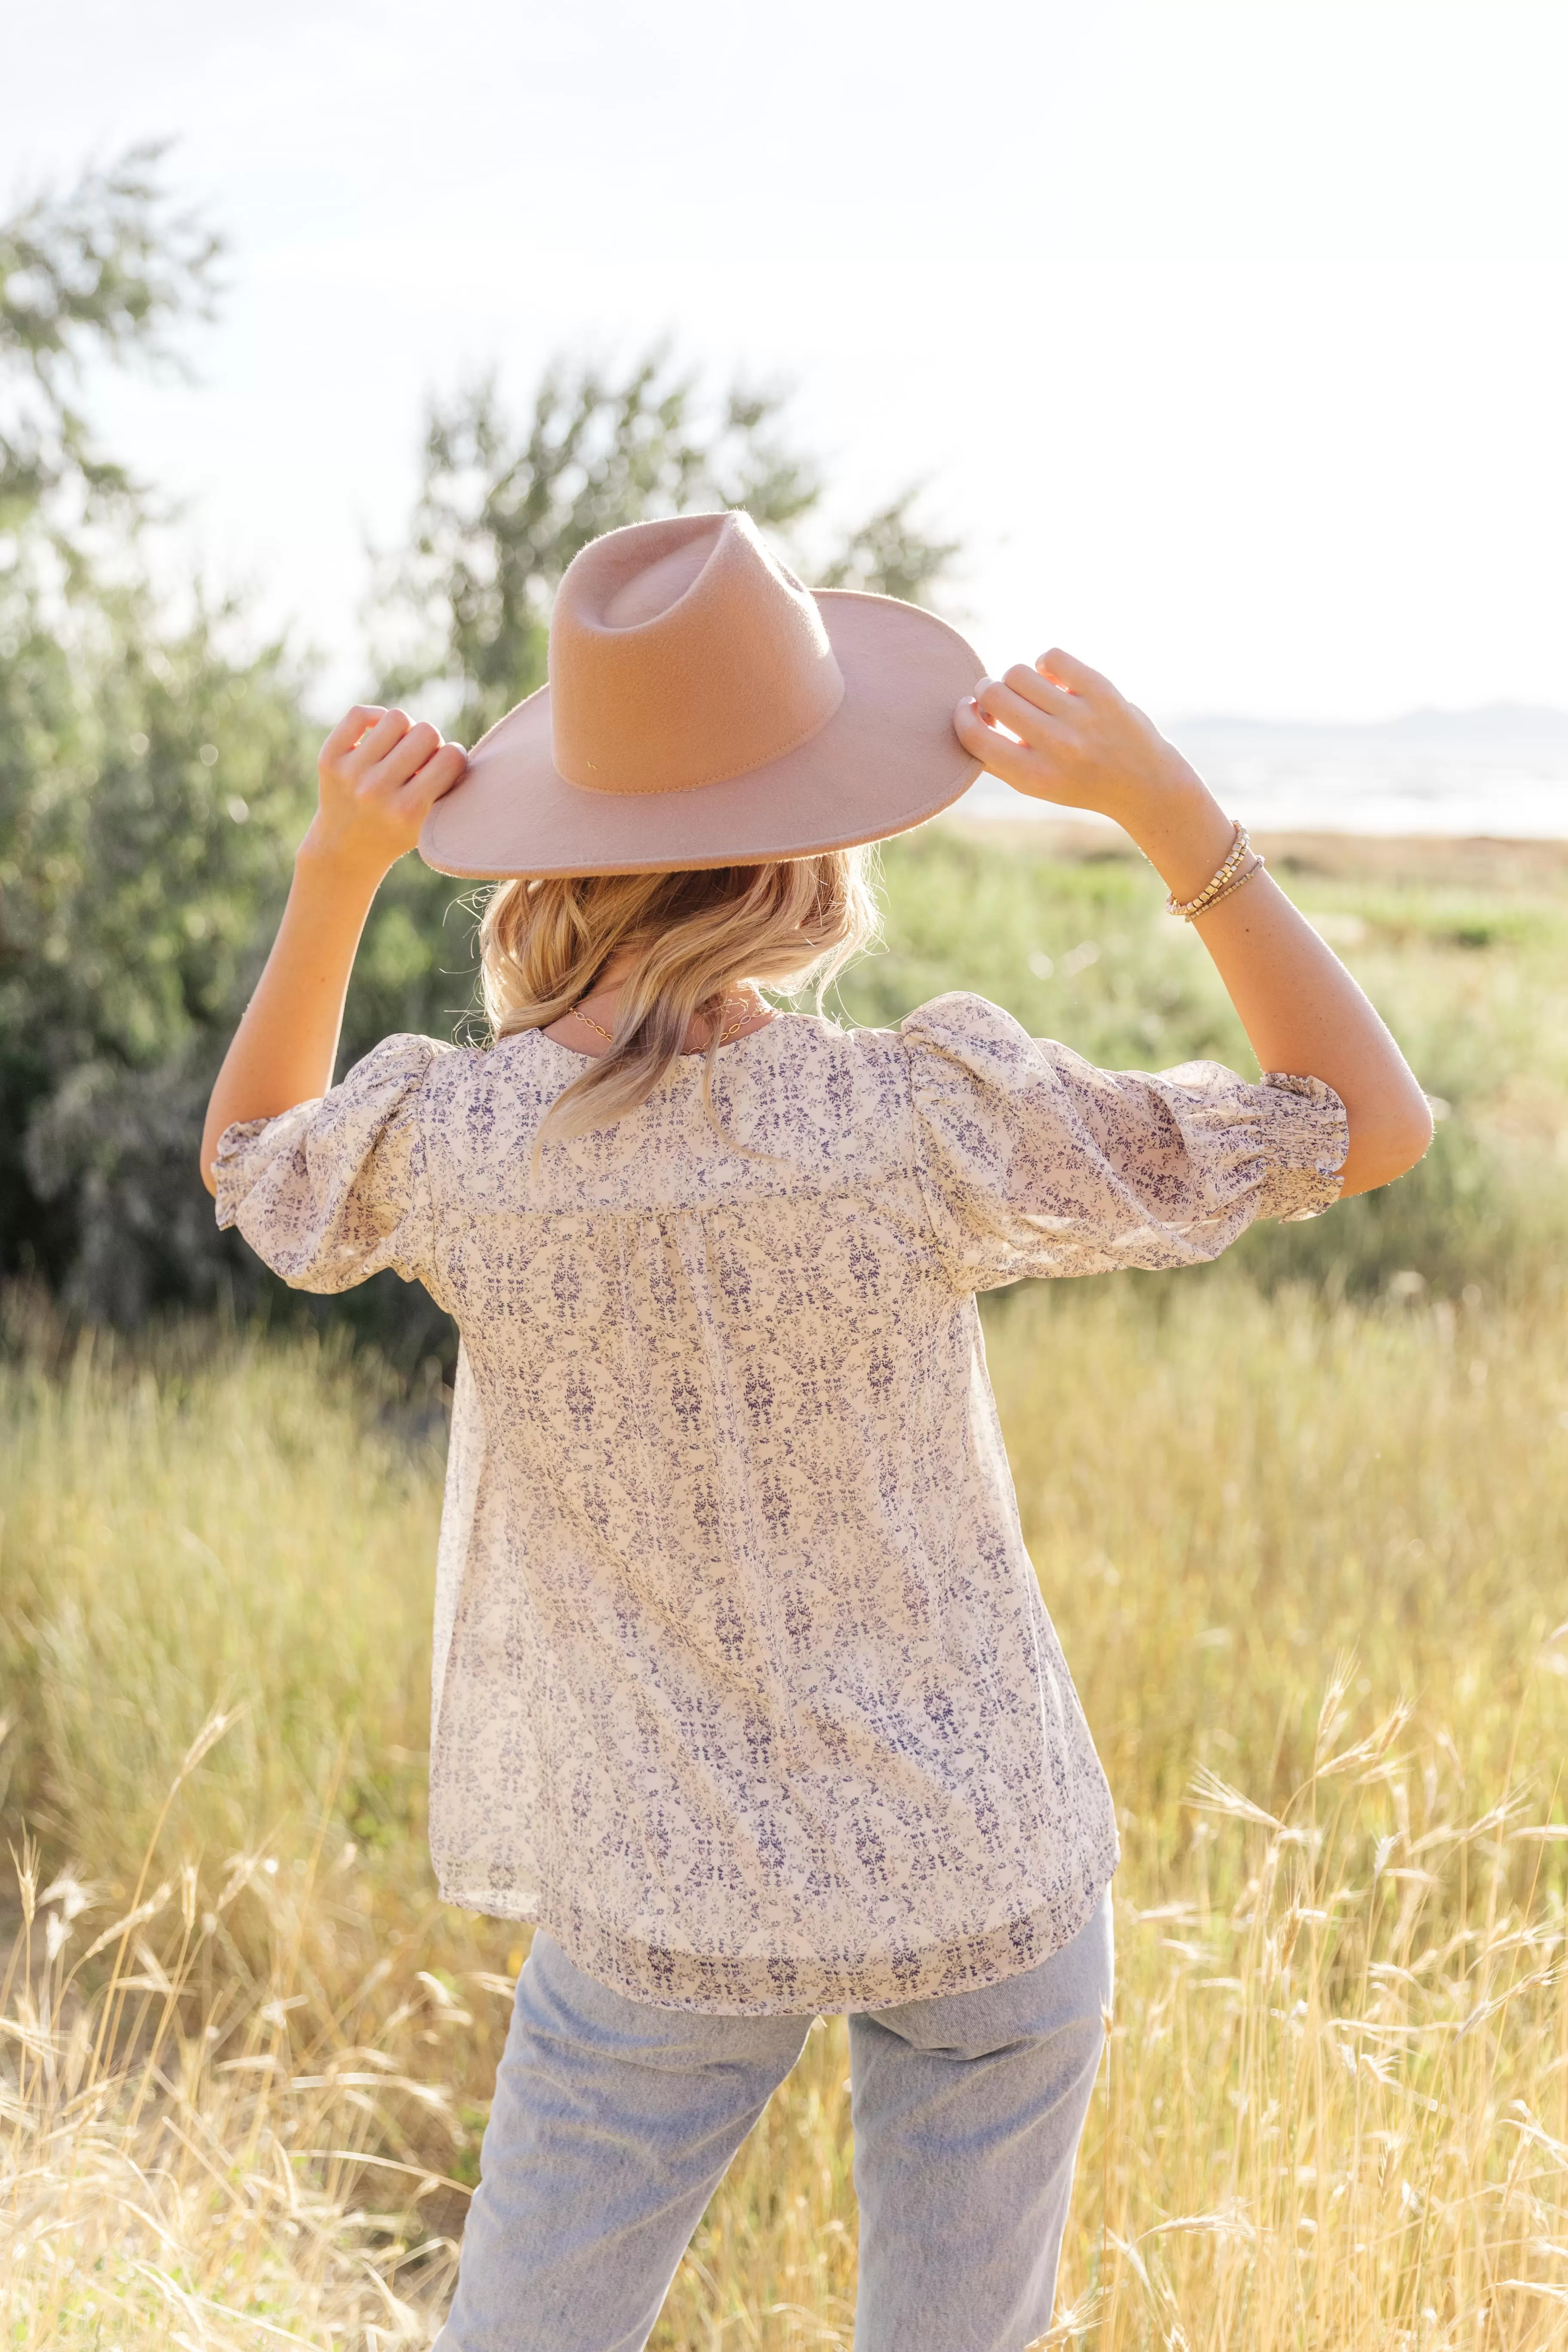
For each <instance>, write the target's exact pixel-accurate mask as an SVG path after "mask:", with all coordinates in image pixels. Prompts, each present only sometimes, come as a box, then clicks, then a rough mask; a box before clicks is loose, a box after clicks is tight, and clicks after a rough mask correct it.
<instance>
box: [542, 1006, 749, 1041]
mask: <svg viewBox="0 0 1568 2352" xmlns="http://www.w3.org/2000/svg"><path fill="white" fill-rule="evenodd" d="M572 1010H573V1013H574V1014H575V1016H576V1018H577V1019H578V1020H579V1021H581V1022H583V1023H584V1024H586V1026H587V1027H588V1028H590V1029H592V1030H593V1032H594V1034H595V1036H596V1037H602V1038H603V1039H604V1041H605V1045H614V1044H615V1042H616V1040H615V1037H614V1034H612V1032H611V1031H610V1030H608V1029H606V1028H605V1026H604V1024H603V1023H602V1022H598V1021H595V1018H594V1016H593V1014H592V1013H584V1010H583V1008H582V1006H581V1005H580V1004H574V1006H573V1007H572ZM767 1011H768V1008H767V1006H766V1005H764V1004H757V1005H753V1006H752V1008H751V1010H750V1011H749V1012H745V1013H742V1015H741V1017H740V1019H739V1020H738V1021H732V1022H731V1024H730V1026H729V1028H728V1029H725V1030H723V1031H722V1032H721V1034H720V1038H719V1043H720V1045H728V1044H729V1042H730V1040H731V1037H738V1036H739V1035H740V1034H741V1032H742V1029H744V1028H747V1027H748V1026H749V1025H750V1024H751V1023H752V1022H753V1021H755V1020H756V1018H757V1016H758V1014H759V1013H766V1012H767ZM770 1017H771V1016H770Z"/></svg>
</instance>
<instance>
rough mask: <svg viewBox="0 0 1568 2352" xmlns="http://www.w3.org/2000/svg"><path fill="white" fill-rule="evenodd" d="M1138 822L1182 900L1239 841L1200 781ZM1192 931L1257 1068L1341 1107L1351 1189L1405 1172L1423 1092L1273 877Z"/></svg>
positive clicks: (1146, 845) (1421, 1128) (1262, 878)
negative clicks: (1325, 1089) (1321, 1086)
mask: <svg viewBox="0 0 1568 2352" xmlns="http://www.w3.org/2000/svg"><path fill="white" fill-rule="evenodd" d="M1134 826H1135V828H1136V830H1135V837H1139V836H1140V835H1141V836H1142V837H1141V838H1139V845H1140V847H1141V848H1142V849H1143V850H1144V852H1145V854H1146V855H1147V856H1149V857H1150V858H1151V860H1152V863H1153V864H1154V866H1156V867H1157V868H1158V870H1159V872H1160V873H1161V874H1162V875H1163V877H1164V880H1165V883H1166V885H1167V887H1168V888H1169V889H1170V890H1171V891H1172V892H1173V895H1174V896H1175V898H1177V899H1178V900H1181V899H1185V898H1192V897H1194V896H1195V895H1196V894H1197V892H1198V891H1199V890H1201V889H1202V888H1203V887H1204V885H1205V883H1206V882H1207V880H1208V879H1209V877H1210V876H1211V875H1212V874H1214V873H1215V871H1216V870H1217V868H1218V867H1219V866H1220V865H1221V863H1222V862H1223V860H1224V858H1225V856H1226V854H1227V852H1228V849H1229V846H1230V843H1231V840H1232V827H1231V823H1230V820H1229V818H1228V817H1226V815H1225V814H1224V813H1223V811H1222V810H1221V809H1220V808H1219V806H1218V804H1217V803H1216V802H1215V800H1214V798H1213V796H1212V795H1211V794H1210V793H1208V792H1206V791H1205V789H1204V787H1203V786H1202V785H1201V784H1200V783H1199V782H1198V781H1197V779H1196V778H1195V777H1194V778H1193V779H1192V782H1191V784H1190V786H1187V785H1184V786H1183V787H1182V788H1180V789H1178V790H1176V791H1174V792H1173V793H1170V794H1169V795H1167V796H1165V797H1164V798H1163V800H1162V802H1161V803H1159V823H1158V824H1157V825H1155V824H1151V823H1150V822H1149V821H1147V820H1145V821H1143V822H1142V823H1141V824H1140V823H1139V822H1138V820H1137V819H1134ZM1193 928H1194V930H1196V932H1197V933H1198V935H1199V937H1200V938H1201V940H1203V943H1204V945H1205V948H1206V949H1207V950H1208V952H1209V954H1210V955H1211V956H1212V957H1213V959H1214V961H1215V967H1216V969H1217V970H1218V972H1219V975H1220V978H1221V979H1222V980H1223V981H1224V982H1225V985H1226V991H1227V992H1228V994H1229V996H1230V1000H1231V1003H1233V1004H1234V1005H1235V1007H1236V1009H1237V1013H1238V1014H1239V1015H1240V1018H1241V1023H1242V1026H1243V1027H1244V1028H1245V1030H1246V1031H1247V1039H1248V1042H1249V1043H1250V1045H1251V1046H1252V1050H1253V1052H1254V1053H1255V1054H1256V1055H1257V1056H1258V1063H1259V1065H1260V1066H1261V1067H1262V1068H1264V1069H1266V1070H1284V1071H1289V1073H1290V1074H1291V1075H1292V1076H1297V1077H1314V1078H1321V1079H1322V1080H1323V1081H1324V1082H1325V1084H1327V1085H1329V1086H1331V1087H1332V1088H1333V1089H1334V1092H1335V1093H1336V1094H1337V1095H1338V1096H1339V1097H1340V1099H1341V1101H1342V1103H1343V1104H1344V1107H1345V1114H1346V1118H1347V1120H1348V1123H1349V1128H1350V1151H1349V1155H1348V1157H1347V1159H1346V1161H1345V1167H1344V1179H1343V1184H1342V1191H1343V1192H1345V1193H1347V1194H1348V1193H1352V1192H1369V1191H1371V1190H1372V1188H1373V1186H1375V1185H1378V1184H1384V1183H1387V1182H1388V1181H1390V1179H1391V1178H1393V1177H1394V1176H1397V1175H1400V1174H1401V1173H1403V1171H1404V1170H1405V1169H1406V1168H1407V1167H1408V1166H1409V1165H1410V1163H1411V1161H1412V1160H1414V1159H1415V1158H1418V1157H1419V1155H1420V1153H1421V1151H1422V1150H1425V1148H1426V1142H1427V1141H1428V1140H1429V1139H1430V1136H1431V1131H1432V1129H1431V1116H1430V1113H1429V1112H1428V1110H1427V1108H1426V1097H1425V1096H1424V1095H1423V1094H1422V1092H1421V1089H1420V1087H1418V1086H1417V1085H1416V1082H1415V1077H1414V1076H1412V1074H1411V1071H1410V1069H1409V1066H1408V1065H1407V1064H1406V1062H1405V1057H1404V1055H1403V1054H1401V1052H1400V1050H1399V1047H1398V1046H1397V1045H1395V1043H1394V1039H1393V1037H1392V1036H1391V1035H1390V1034H1389V1033H1388V1031H1387V1029H1386V1028H1385V1027H1384V1024H1383V1022H1382V1021H1381V1020H1380V1019H1379V1018H1378V1015H1377V1013H1376V1012H1375V1011H1374V1009H1373V1006H1372V1005H1371V1004H1370V1003H1368V1001H1367V999H1366V997H1365V996H1363V993H1362V992H1361V990H1360V989H1359V988H1358V987H1357V986H1356V983H1355V982H1354V981H1353V980H1352V978H1351V975H1350V973H1349V972H1348V971H1346V970H1345V968H1344V966H1343V965H1342V963H1341V962H1340V961H1339V959H1338V957H1337V956H1335V955H1333V954H1331V951H1330V950H1329V949H1328V948H1326V947H1325V946H1324V944H1323V942H1322V940H1321V939H1320V938H1319V937H1318V935H1317V933H1316V931H1314V930H1313V929H1312V927H1311V925H1310V923H1309V922H1308V921H1307V920H1306V919H1305V918H1304V917H1303V916H1302V915H1300V913H1299V912H1298V911H1297V909H1296V908H1294V907H1293V906H1292V905H1291V903H1290V901H1289V898H1287V897H1286V896H1285V893H1284V892H1283V891H1282V890H1280V889H1279V888H1278V887H1276V885H1275V883H1274V882H1273V880H1272V879H1271V877H1269V875H1268V873H1267V872H1262V873H1255V874H1254V875H1253V877H1252V878H1251V880H1250V881H1248V882H1247V883H1246V884H1245V885H1244V886H1243V887H1241V888H1240V889H1237V890H1234V891H1232V892H1231V893H1230V894H1229V895H1228V896H1227V897H1226V898H1223V899H1222V900H1221V901H1220V902H1219V904H1218V905H1217V906H1215V907H1214V908H1211V909H1210V910H1209V911H1208V912H1207V913H1205V914H1203V915H1200V916H1198V917H1197V918H1196V919H1195V921H1194V926H1193Z"/></svg>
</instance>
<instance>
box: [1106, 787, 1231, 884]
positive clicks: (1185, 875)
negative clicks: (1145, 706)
mask: <svg viewBox="0 0 1568 2352" xmlns="http://www.w3.org/2000/svg"><path fill="white" fill-rule="evenodd" d="M1181 766H1182V768H1183V769H1184V771H1185V772H1184V774H1183V775H1180V776H1177V777H1173V779H1172V780H1171V782H1170V783H1169V784H1168V785H1167V786H1166V787H1165V789H1163V791H1162V792H1160V793H1158V794H1155V795H1151V796H1149V797H1148V798H1147V799H1144V800H1142V801H1141V802H1140V803H1138V804H1137V805H1135V806H1133V807H1130V808H1128V809H1125V810H1121V809H1118V810H1116V811H1114V812H1111V814H1114V815H1115V817H1116V821H1117V823H1118V824H1120V825H1121V828H1122V830H1123V831H1124V832H1125V833H1128V834H1130V835H1131V837H1132V839H1133V840H1134V841H1135V842H1136V843H1137V845H1138V846H1139V848H1140V849H1141V850H1142V852H1143V855H1144V856H1145V857H1146V858H1147V859H1148V860H1149V863H1150V865H1151V866H1153V868H1154V870H1155V872H1156V873H1157V874H1158V875H1159V877H1160V878H1161V880H1162V881H1163V883H1164V885H1165V887H1166V888H1167V889H1168V890H1169V891H1170V892H1171V895H1172V896H1173V898H1176V899H1178V900H1183V901H1184V900H1186V899H1188V898H1195V897H1196V895H1197V893H1198V892H1199V891H1200V890H1202V889H1203V888H1204V887H1205V884H1206V883H1208V882H1209V881H1210V879H1211V878H1212V877H1213V876H1214V875H1215V872H1216V871H1217V870H1218V868H1219V867H1220V866H1223V865H1224V863H1225V860H1226V856H1227V855H1228V854H1229V851H1230V847H1231V844H1232V843H1233V841H1234V840H1235V838H1236V821H1235V819H1234V818H1233V817H1230V816H1228V815H1227V814H1226V812H1225V810H1224V809H1223V808H1221V806H1220V804H1219V803H1218V801H1216V800H1215V796H1214V794H1213V793H1211V792H1210V791H1209V789H1208V787H1207V785H1206V784H1205V782H1203V781H1202V779H1201V777H1199V776H1197V775H1195V774H1194V772H1193V770H1192V769H1190V768H1188V767H1187V764H1186V762H1185V761H1182V762H1181Z"/></svg>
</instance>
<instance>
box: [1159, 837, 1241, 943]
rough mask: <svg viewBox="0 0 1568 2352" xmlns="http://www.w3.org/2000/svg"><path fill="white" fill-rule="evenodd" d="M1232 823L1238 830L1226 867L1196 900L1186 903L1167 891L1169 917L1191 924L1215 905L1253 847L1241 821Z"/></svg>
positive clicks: (1228, 852)
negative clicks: (1195, 918) (1196, 916)
mask: <svg viewBox="0 0 1568 2352" xmlns="http://www.w3.org/2000/svg"><path fill="white" fill-rule="evenodd" d="M1231 822H1232V824H1234V826H1235V828H1236V830H1235V832H1234V834H1233V835H1232V836H1231V844H1230V848H1229V850H1228V851H1227V853H1226V860H1225V863H1224V865H1223V866H1221V867H1220V868H1219V871H1218V872H1217V873H1216V874H1214V875H1212V876H1211V877H1210V878H1209V879H1208V881H1207V882H1205V885H1204V887H1203V888H1202V889H1201V890H1200V891H1199V892H1198V895H1197V897H1196V898H1188V899H1187V900H1186V901H1185V902H1183V901H1182V900H1180V899H1178V898H1177V897H1176V894H1175V892H1174V891H1173V890H1172V891H1167V893H1166V896H1165V912H1166V913H1167V914H1168V915H1179V916H1180V918H1181V919H1182V921H1183V922H1184V923H1190V922H1191V921H1192V919H1193V917H1194V915H1201V914H1202V913H1203V912H1204V909H1205V908H1206V907H1209V906H1212V905H1213V903H1214V901H1215V898H1218V896H1219V894H1220V892H1221V891H1222V890H1223V889H1224V888H1225V887H1226V884H1227V883H1228V882H1229V881H1230V879H1231V877H1232V876H1233V875H1234V874H1235V872H1236V869H1237V866H1239V865H1240V864H1241V861H1242V859H1243V858H1244V857H1245V856H1247V851H1248V849H1250V847H1251V846H1252V837H1251V835H1249V834H1248V832H1247V827H1246V826H1245V825H1244V824H1242V822H1241V819H1240V818H1239V817H1233V818H1232V820H1231Z"/></svg>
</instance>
